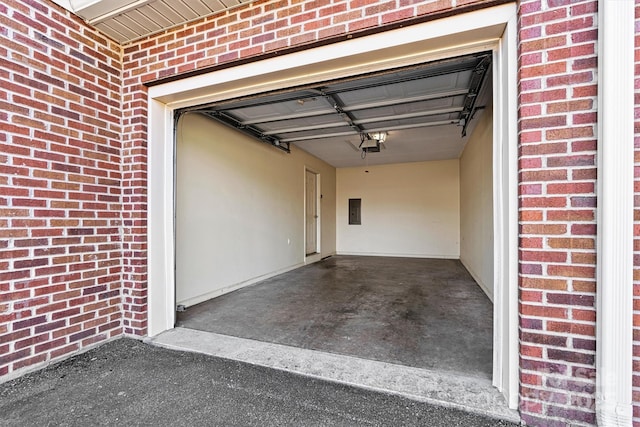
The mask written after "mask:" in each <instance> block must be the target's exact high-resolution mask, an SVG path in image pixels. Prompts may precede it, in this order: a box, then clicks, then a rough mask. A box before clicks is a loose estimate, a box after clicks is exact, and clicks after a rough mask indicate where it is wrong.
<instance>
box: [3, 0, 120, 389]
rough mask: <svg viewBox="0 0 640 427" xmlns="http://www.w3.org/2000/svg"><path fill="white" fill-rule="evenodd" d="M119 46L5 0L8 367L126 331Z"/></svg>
mask: <svg viewBox="0 0 640 427" xmlns="http://www.w3.org/2000/svg"><path fill="white" fill-rule="evenodd" d="M120 52H121V51H120V47H119V46H117V45H116V44H115V43H113V42H111V41H109V40H107V39H105V37H103V36H101V35H100V34H98V33H97V32H95V31H93V30H90V29H88V28H87V27H86V26H84V25H83V24H82V23H81V22H80V21H79V20H77V19H75V18H72V17H70V16H69V14H68V13H67V12H65V11H63V10H62V9H59V8H57V7H52V6H51V5H50V4H48V3H46V2H36V1H28V0H23V1H20V0H4V1H3V2H2V3H0V376H2V375H6V374H10V373H12V372H15V371H17V370H19V369H21V368H25V367H28V366H30V365H33V364H37V363H41V362H46V361H49V360H52V359H56V358H58V357H61V356H64V355H68V354H70V353H72V352H75V351H78V350H80V349H82V348H83V347H85V346H88V345H90V344H93V343H96V342H98V341H102V340H105V339H108V338H109V337H112V336H115V335H120V334H121V333H122V324H121V296H120V290H121V256H122V254H121V251H122V247H121V242H120V227H121V219H120V216H121V199H120V197H121V187H120V183H121V171H120V162H121V157H120V134H121V126H120V91H121V84H122V82H121V61H120Z"/></svg>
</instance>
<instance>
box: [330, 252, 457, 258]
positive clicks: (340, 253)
mask: <svg viewBox="0 0 640 427" xmlns="http://www.w3.org/2000/svg"><path fill="white" fill-rule="evenodd" d="M336 254H337V255H352V256H379V257H396V258H436V259H460V256H459V255H450V254H447V255H443V254H403V253H383V252H337V253H336Z"/></svg>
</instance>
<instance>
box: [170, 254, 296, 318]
mask: <svg viewBox="0 0 640 427" xmlns="http://www.w3.org/2000/svg"><path fill="white" fill-rule="evenodd" d="M304 265H305V264H304V263H302V262H301V263H298V264H294V265H291V266H289V267H285V268H281V269H280V270H276V271H273V272H271V273H267V274H263V275H261V276H257V277H253V278H251V279H248V280H245V281H242V282H239V283H236V284H233V285H229V286H225V287H222V288H219V289H215V290H213V291H211V292H207V293H205V294H202V295H198V296H196V297H192V298H187V299H185V300H182V301H177V302H176V304H177V305H183V306H185V307H191V306H193V305H196V304H199V303H201V302H205V301H208V300H210V299H211V298H215V297H219V296H220V295H224V294H228V293H229V292H233V291H237V290H238V289H242V288H245V287H247V286H251V285H255V284H256V283H258V282H262V281H263V280H267V279H270V278H272V277H274V276H277V275H279V274H283V273H286V272H288V271H291V270H295V269H296V268H300V267H303V266H304Z"/></svg>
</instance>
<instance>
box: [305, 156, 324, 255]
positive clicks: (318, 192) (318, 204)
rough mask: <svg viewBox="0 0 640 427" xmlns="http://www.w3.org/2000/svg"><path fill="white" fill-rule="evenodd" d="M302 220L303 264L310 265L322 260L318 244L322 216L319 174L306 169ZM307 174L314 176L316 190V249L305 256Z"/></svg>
mask: <svg viewBox="0 0 640 427" xmlns="http://www.w3.org/2000/svg"><path fill="white" fill-rule="evenodd" d="M304 173H305V175H304V183H305V185H304V199H305V200H304V218H305V227H304V247H305V251H304V252H305V253H304V256H305V258H304V263H305V264H311V263H314V262H318V261H320V260H321V259H322V255H321V250H320V243H321V242H322V239H321V238H320V230H321V226H322V214H321V212H320V210H321V206H320V174H319V173H318V172H316V171H315V170H313V169H311V168H309V167H306V166H305V168H304ZM307 173H312V174H314V175H315V176H316V179H315V184H316V188H315V198H316V213H315V214H316V215H317V218H316V248H315V252H314V253H312V254H309V255H307V222H306V221H307V195H308V194H307Z"/></svg>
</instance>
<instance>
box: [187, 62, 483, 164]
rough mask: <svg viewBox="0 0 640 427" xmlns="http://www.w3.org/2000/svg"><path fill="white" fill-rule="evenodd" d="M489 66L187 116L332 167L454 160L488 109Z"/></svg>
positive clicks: (367, 80)
mask: <svg viewBox="0 0 640 427" xmlns="http://www.w3.org/2000/svg"><path fill="white" fill-rule="evenodd" d="M490 58H491V54H490V53H478V54H472V55H467V56H464V57H458V58H450V59H447V60H442V61H437V62H434V63H429V64H423V65H420V66H416V67H410V68H404V69H400V70H393V71H391V72H384V73H379V74H370V75H365V76H355V77H352V78H350V79H346V80H339V81H332V82H324V83H318V84H315V85H311V86H306V87H301V88H292V89H288V90H284V91H280V92H275V93H268V94H262V95H255V96H252V97H248V98H242V99H233V100H228V101H224V102H220V103H217V104H213V105H205V106H199V107H195V108H190V109H189V110H195V111H198V112H200V113H203V114H205V115H207V116H209V117H211V118H212V119H214V120H218V121H221V122H223V123H225V124H227V125H230V126H233V127H235V128H237V129H238V130H239V131H241V132H244V133H247V134H249V135H251V136H253V137H256V138H258V139H260V140H262V141H264V142H266V143H270V144H273V145H275V146H277V147H279V148H282V149H287V148H288V145H289V144H290V145H295V146H297V147H299V148H301V149H303V150H305V151H307V152H308V153H311V154H313V155H314V156H316V157H318V158H320V159H322V160H324V161H326V162H327V163H329V164H331V165H333V166H334V167H352V166H362V165H380V164H388V163H405V162H418V161H430V160H445V159H454V158H458V157H460V155H461V154H462V151H463V149H464V146H465V144H466V142H467V140H468V137H469V135H471V133H472V132H473V128H474V126H475V124H476V123H477V122H478V118H479V117H480V115H481V114H482V111H483V109H482V107H484V106H486V103H487V102H490V94H491V90H490V83H485V84H482V82H483V77H484V82H490V76H489V71H488V70H490V68H491V67H490ZM485 70H487V71H486V72H485ZM470 117H471V118H472V119H471V120H469V118H470ZM466 122H468V125H467V127H466V129H465V127H464V124H465V123H466ZM464 130H466V136H463V131H464ZM380 131H383V132H386V133H387V138H386V141H385V142H384V143H383V144H381V149H380V151H379V152H363V150H362V149H361V148H360V146H361V145H365V146H366V145H371V144H372V143H373V145H375V142H373V141H371V140H370V137H371V135H372V134H373V133H375V132H380Z"/></svg>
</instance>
